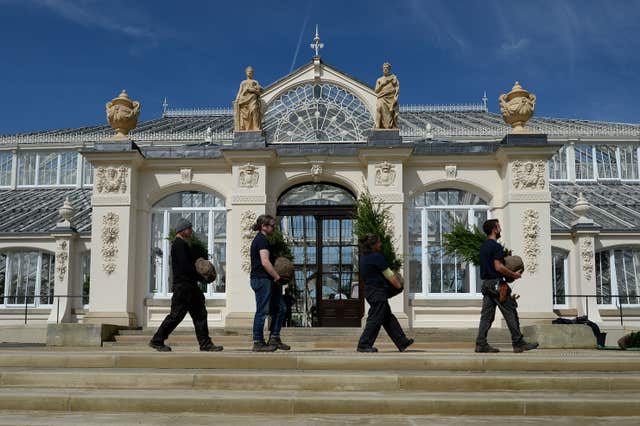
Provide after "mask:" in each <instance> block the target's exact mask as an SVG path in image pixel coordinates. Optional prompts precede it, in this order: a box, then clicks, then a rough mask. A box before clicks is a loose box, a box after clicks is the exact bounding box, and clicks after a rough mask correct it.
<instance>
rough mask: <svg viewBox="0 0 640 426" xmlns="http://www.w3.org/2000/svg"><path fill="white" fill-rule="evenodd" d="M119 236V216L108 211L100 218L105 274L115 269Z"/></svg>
mask: <svg viewBox="0 0 640 426" xmlns="http://www.w3.org/2000/svg"><path fill="white" fill-rule="evenodd" d="M119 238H120V216H118V215H117V214H116V213H113V212H109V213H107V214H106V215H104V217H103V218H102V249H101V252H102V260H103V264H102V269H104V271H105V272H106V273H107V274H109V275H110V274H112V273H113V272H114V271H115V270H116V257H117V255H118V240H119Z"/></svg>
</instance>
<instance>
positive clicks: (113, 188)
mask: <svg viewBox="0 0 640 426" xmlns="http://www.w3.org/2000/svg"><path fill="white" fill-rule="evenodd" d="M128 172H129V169H127V168H126V167H125V166H120V167H98V168H97V169H96V182H95V184H94V185H93V187H94V190H95V192H96V193H98V194H103V193H104V194H112V193H121V194H124V193H125V192H127V174H128Z"/></svg>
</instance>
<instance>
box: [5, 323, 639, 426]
mask: <svg viewBox="0 0 640 426" xmlns="http://www.w3.org/2000/svg"><path fill="white" fill-rule="evenodd" d="M498 331H499V330H498ZM296 333H300V336H297V335H296ZM307 333H308V331H307ZM353 333H354V331H353V330H351V331H341V330H332V331H330V332H329V331H328V332H327V335H326V336H325V337H326V340H323V339H324V338H323V336H320V335H318V334H316V335H315V337H314V338H313V339H311V338H309V339H308V340H307V341H305V339H304V336H303V332H302V331H293V330H288V331H287V337H288V338H289V339H290V340H289V341H290V342H291V343H294V344H295V345H294V350H293V351H290V352H280V351H279V352H276V353H270V354H256V353H251V352H249V349H248V348H249V346H248V345H247V342H248V341H247V337H248V336H246V335H243V334H241V333H238V334H233V333H232V332H229V333H228V334H227V335H226V336H225V338H223V336H220V335H218V336H217V337H216V339H215V340H216V342H217V343H223V344H225V345H228V346H227V348H225V351H224V352H220V353H201V352H197V351H195V350H194V349H195V338H194V337H193V336H192V335H190V334H188V333H187V332H185V333H182V332H179V333H178V334H176V335H175V336H174V344H175V345H177V348H176V349H177V351H174V352H172V353H158V352H155V351H153V350H151V349H149V348H145V347H144V343H145V342H146V340H148V337H149V335H148V331H145V330H139V331H138V332H135V331H130V332H127V333H123V334H122V335H121V337H126V338H124V339H118V341H117V342H114V344H113V345H111V346H109V347H107V348H104V349H99V350H96V349H81V348H77V349H73V350H72V349H69V348H65V349H57V350H56V349H51V348H32V349H22V350H18V349H15V348H7V349H1V350H0V410H3V411H2V412H0V425H7V424H16V425H18V424H19V425H36V424H37V425H41V424H51V425H57V424H61V425H62V424H64V425H75V424H119V425H124V424H143V425H147V424H172V425H175V424H212V423H216V424H238V425H240V424H242V425H244V426H247V425H254V424H274V425H283V424H287V425H289V424H291V425H293V424H296V425H300V424H304V425H307V424H309V425H310V424H332V425H335V424H354V425H355V424H367V425H378V424H380V425H382V424H384V425H414V424H427V423H428V424H451V425H454V424H455V425H459V424H471V421H472V420H473V422H474V424H483V422H487V424H489V423H491V424H496V423H505V424H506V423H513V422H514V421H516V422H519V423H523V424H538V423H527V421H529V419H530V418H534V419H535V420H536V421H539V422H545V423H548V424H580V425H585V424H616V425H632V424H635V425H637V424H640V403H638V401H640V356H638V352H628V353H625V352H609V351H596V350H538V351H532V352H529V353H524V354H514V353H510V352H506V351H505V352H503V353H499V354H491V355H489V354H475V353H473V352H472V351H471V350H470V349H467V348H464V347H461V348H455V347H454V348H452V347H447V348H444V347H440V346H439V345H438V344H437V342H435V341H434V342H430V341H429V340H424V341H421V342H419V344H417V345H416V347H415V348H414V349H413V350H411V351H409V352H405V353H398V352H397V351H394V350H393V348H392V347H391V346H390V343H388V342H385V341H382V342H381V344H380V345H378V346H379V347H380V348H381V352H380V353H377V354H358V353H356V352H354V351H353V346H354V340H353V338H352V337H353V336H352V334H353ZM421 333H423V332H421ZM424 333H427V332H424ZM320 334H322V333H320ZM356 334H357V332H356ZM432 334H433V333H432ZM136 336H138V337H139V340H140V341H137V340H136V339H134V337H136ZM140 336H141V337H140ZM214 336H216V334H214ZM218 337H219V338H218ZM294 337H296V338H295V339H294ZM321 337H322V338H321ZM416 337H417V338H418V339H419V340H420V339H422V336H416ZM459 337H460V339H462V337H465V336H464V332H460V336H459ZM498 337H499V335H496V336H494V341H496V339H497V338H498ZM503 337H504V336H503ZM189 338H190V339H191V340H189ZM385 338H386V336H385V337H384V338H383V337H382V336H381V339H385ZM183 339H184V343H183V342H182V340H183ZM233 339H236V340H237V347H236V348H234V345H233V344H232V342H233V341H234V340H233ZM451 340H455V339H454V336H449V337H448V341H449V342H448V344H450V343H451ZM498 340H499V339H498ZM322 342H326V343H322ZM329 343H332V345H330V344H329ZM460 343H463V342H460ZM304 344H306V346H305V345H304ZM343 345H344V347H345V348H348V349H342V346H343ZM383 345H386V346H383ZM505 349H508V346H505ZM458 416H463V417H458ZM494 416H498V417H497V418H493V417H494ZM551 416H560V417H558V419H560V420H558V419H552V417H551ZM603 416H604V417H603ZM610 416H615V418H609V417H610ZM489 419H491V421H489ZM478 422H479V423H478Z"/></svg>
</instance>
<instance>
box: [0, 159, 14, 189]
mask: <svg viewBox="0 0 640 426" xmlns="http://www.w3.org/2000/svg"><path fill="white" fill-rule="evenodd" d="M7 154H8V155H9V158H10V159H11V160H10V161H9V165H10V166H9V183H8V184H7V185H0V188H11V186H12V180H13V167H14V164H13V162H14V161H15V155H13V152H11V151H0V155H7Z"/></svg>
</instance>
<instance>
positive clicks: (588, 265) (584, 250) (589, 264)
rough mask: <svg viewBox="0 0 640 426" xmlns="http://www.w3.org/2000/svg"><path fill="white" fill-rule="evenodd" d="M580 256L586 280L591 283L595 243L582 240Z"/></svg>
mask: <svg viewBox="0 0 640 426" xmlns="http://www.w3.org/2000/svg"><path fill="white" fill-rule="evenodd" d="M580 256H582V272H583V273H584V279H585V280H587V281H590V280H591V276H592V274H593V241H591V240H582V244H580Z"/></svg>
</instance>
